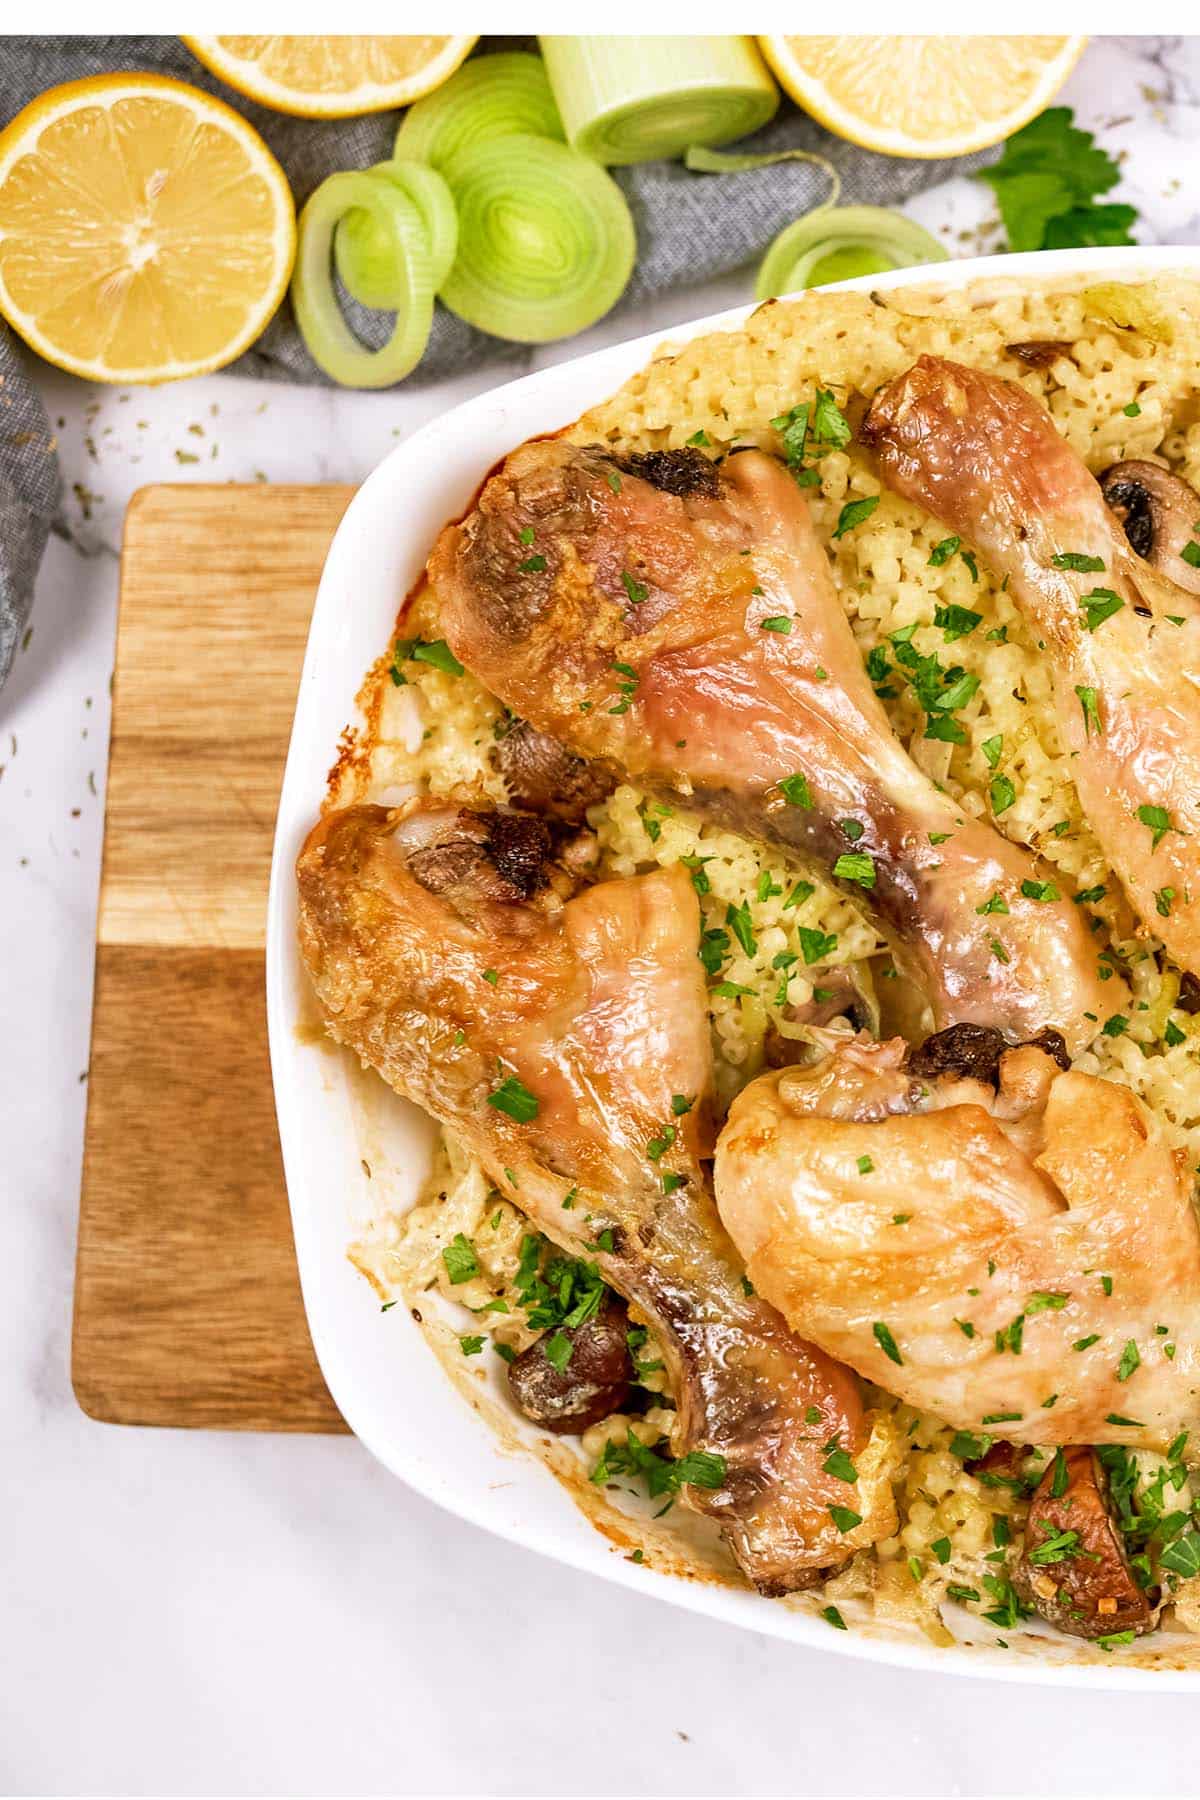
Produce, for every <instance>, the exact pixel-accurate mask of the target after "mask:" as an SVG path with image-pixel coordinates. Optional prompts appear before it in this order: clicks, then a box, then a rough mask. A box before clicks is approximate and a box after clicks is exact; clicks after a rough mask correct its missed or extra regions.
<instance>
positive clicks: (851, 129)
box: [759, 36, 1087, 157]
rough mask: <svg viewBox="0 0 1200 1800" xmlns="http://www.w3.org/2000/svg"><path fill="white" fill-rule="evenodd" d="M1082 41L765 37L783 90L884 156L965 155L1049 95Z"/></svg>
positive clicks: (1031, 113) (1023, 120)
mask: <svg viewBox="0 0 1200 1800" xmlns="http://www.w3.org/2000/svg"><path fill="white" fill-rule="evenodd" d="M1086 42H1087V39H1086V38H1085V37H1079V36H1075V37H763V38H760V39H759V43H760V45H761V46H762V51H763V55H764V56H765V57H766V59H767V61H768V62H769V63H770V65H771V67H772V69H774V71H775V74H776V75H777V76H778V78H779V82H780V85H781V87H783V88H784V89H785V91H786V92H787V93H788V94H790V95H791V97H792V99H793V100H794V101H795V102H796V104H797V105H798V106H802V107H803V108H804V110H805V112H807V113H811V115H812V117H813V118H814V119H817V120H818V121H819V122H820V123H821V124H822V125H824V126H826V128H827V129H828V130H830V131H833V132H836V133H837V135H838V137H843V138H848V139H849V140H850V142H851V143H852V144H859V145H861V146H862V148H863V149H865V150H879V151H882V152H884V153H885V154H886V155H889V156H914V157H921V156H965V155H966V154H967V152H968V151H971V150H983V149H986V148H987V147H988V145H990V144H998V143H999V142H1000V141H1001V139H1002V138H1006V137H1011V136H1012V134H1013V132H1014V131H1017V130H1019V129H1020V127H1021V126H1022V125H1027V124H1028V123H1029V121H1030V119H1032V118H1034V117H1035V115H1036V114H1038V113H1040V112H1041V111H1043V109H1044V108H1045V107H1047V106H1048V105H1049V104H1050V102H1051V100H1052V99H1053V98H1054V96H1055V94H1057V92H1058V90H1059V88H1060V87H1061V86H1062V84H1063V82H1064V81H1065V80H1066V79H1067V76H1068V75H1069V74H1070V73H1071V70H1072V69H1073V68H1074V67H1075V63H1076V61H1077V59H1078V57H1079V53H1080V51H1081V50H1082V49H1083V46H1084V45H1085V43H1086Z"/></svg>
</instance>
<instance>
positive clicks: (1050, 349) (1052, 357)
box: [1004, 338, 1075, 369]
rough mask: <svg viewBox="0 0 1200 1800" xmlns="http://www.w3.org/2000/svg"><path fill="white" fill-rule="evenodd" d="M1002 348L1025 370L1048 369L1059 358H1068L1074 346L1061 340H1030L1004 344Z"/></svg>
mask: <svg viewBox="0 0 1200 1800" xmlns="http://www.w3.org/2000/svg"><path fill="white" fill-rule="evenodd" d="M1004 348H1005V349H1006V350H1007V351H1008V354H1009V355H1010V356H1015V357H1016V359H1017V361H1018V362H1023V363H1024V364H1025V365H1026V367H1027V368H1030V369H1048V368H1049V367H1050V364H1051V363H1052V362H1057V361H1058V359H1059V357H1060V356H1069V355H1070V353H1071V351H1072V350H1073V349H1074V348H1075V346H1074V344H1072V343H1070V342H1069V341H1068V340H1066V339H1063V338H1030V339H1028V340H1027V341H1026V342H1025V343H1022V344H1005V346H1004Z"/></svg>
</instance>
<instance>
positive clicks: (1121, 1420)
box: [1104, 1413, 1146, 1431]
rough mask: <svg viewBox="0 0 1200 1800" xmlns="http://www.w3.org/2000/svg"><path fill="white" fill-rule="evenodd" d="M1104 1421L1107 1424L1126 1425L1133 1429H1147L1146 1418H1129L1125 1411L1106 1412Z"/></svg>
mask: <svg viewBox="0 0 1200 1800" xmlns="http://www.w3.org/2000/svg"><path fill="white" fill-rule="evenodd" d="M1104 1423H1105V1424H1106V1425H1125V1426H1128V1428H1129V1429H1130V1430H1131V1431H1144V1430H1145V1429H1146V1421H1145V1420H1144V1419H1127V1418H1126V1417H1125V1415H1124V1413H1105V1415H1104Z"/></svg>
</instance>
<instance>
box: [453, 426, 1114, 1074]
mask: <svg viewBox="0 0 1200 1800" xmlns="http://www.w3.org/2000/svg"><path fill="white" fill-rule="evenodd" d="M632 461H633V462H634V464H636V465H637V466H638V467H639V468H643V469H646V470H647V471H648V473H649V474H650V476H651V477H652V479H647V478H645V476H643V474H641V473H638V472H631V469H630V467H629V466H625V465H622V464H620V463H619V462H618V461H616V460H615V459H614V458H613V457H611V456H609V455H607V454H606V453H605V452H603V451H602V450H599V449H596V448H592V449H580V448H578V447H576V446H574V445H571V444H567V443H563V442H561V441H554V442H536V443H530V444H526V445H524V446H523V447H522V448H521V449H519V450H517V451H515V452H514V453H513V455H512V456H510V457H509V458H508V460H507V462H506V463H505V464H504V467H503V469H502V470H501V471H500V472H499V474H497V475H496V476H494V477H493V478H492V480H491V481H489V482H488V484H487V486H486V487H485V488H484V490H483V493H482V495H481V496H480V499H479V502H478V505H477V506H476V507H475V509H474V510H473V511H472V512H471V513H470V514H469V515H468V517H467V518H466V520H465V521H464V522H463V523H462V524H461V525H458V526H451V527H449V528H448V529H447V530H446V531H445V532H444V533H443V534H442V537H441V539H440V540H439V542H438V545H437V547H436V549H435V551H434V554H433V556H432V558H431V560H430V565H429V572H430V577H431V580H432V582H433V586H434V590H435V593H436V598H437V601H438V605H439V609H440V619H441V625H442V629H443V630H444V631H445V634H446V637H447V639H448V641H449V643H450V644H451V646H452V647H453V649H454V652H455V654H456V655H457V656H458V657H460V658H461V660H462V661H463V662H464V663H466V664H467V666H468V667H469V668H470V669H472V671H473V672H474V673H475V674H476V675H478V677H479V678H480V680H481V681H483V682H484V684H485V685H486V686H487V687H489V688H490V689H491V690H492V691H493V692H494V693H496V694H498V695H499V697H500V698H501V699H502V700H504V701H505V702H506V703H507V704H508V705H509V706H510V707H512V708H513V709H514V710H515V711H516V712H518V713H519V714H520V715H521V716H522V717H523V718H525V719H527V720H529V721H530V723H531V724H532V725H533V726H534V727H536V729H537V730H538V731H541V732H545V733H548V734H549V735H550V736H552V737H555V738H557V739H558V740H559V741H560V742H561V743H563V744H564V745H566V746H568V747H569V748H570V749H571V750H572V751H574V752H577V753H579V754H581V755H582V756H584V757H586V758H589V759H594V760H596V761H598V762H599V763H600V764H601V765H603V766H605V767H608V768H610V769H617V770H622V771H625V772H627V773H628V775H629V776H630V777H631V778H632V779H634V780H635V781H638V782H641V783H643V784H645V785H646V786H648V787H649V788H651V789H652V790H653V791H655V792H657V793H659V794H660V795H662V796H664V797H665V796H670V797H672V798H675V799H677V800H679V801H680V802H682V803H683V804H685V805H688V806H692V807H695V808H697V809H698V810H700V811H702V812H705V813H707V814H708V815H710V816H712V817H715V818H717V819H719V820H721V821H722V822H723V823H726V824H728V825H730V826H732V827H733V828H734V829H736V830H740V831H743V832H746V833H748V834H750V835H752V836H757V837H762V838H766V839H768V840H770V841H771V842H773V843H776V844H779V845H781V846H783V847H785V848H786V849H788V850H790V851H793V852H796V853H798V854H799V855H801V856H803V857H804V858H806V859H807V860H808V861H809V862H810V863H813V864H815V865H816V866H818V867H819V868H820V870H821V871H822V872H823V873H824V874H825V875H826V876H833V877H835V878H837V879H839V880H841V881H842V882H843V884H844V885H845V887H846V890H847V892H850V893H853V894H854V895H855V897H856V898H857V899H858V900H860V901H861V902H862V903H863V904H864V905H866V906H868V907H869V908H870V909H871V910H872V911H873V913H874V914H875V916H876V918H877V920H878V922H879V924H880V926H881V928H882V929H883V931H884V932H885V933H886V934H887V936H888V937H889V939H890V940H891V941H892V943H893V945H894V947H895V949H896V953H897V955H898V957H900V958H901V959H902V961H903V962H904V963H905V964H906V966H907V967H908V969H909V970H910V971H911V973H912V974H913V976H914V978H915V979H916V981H917V983H918V985H919V986H920V987H921V988H922V990H923V991H924V992H925V993H926V995H927V996H928V998H929V1000H930V1002H931V1004H932V1007H933V1011H934V1014H935V1018H936V1020H937V1022H938V1024H939V1025H944V1024H947V1023H951V1022H959V1021H964V1020H969V1021H975V1022H977V1023H980V1024H985V1025H995V1026H998V1027H1000V1028H1001V1029H1003V1030H1004V1031H1005V1032H1007V1033H1008V1034H1009V1035H1010V1036H1012V1037H1016V1038H1028V1037H1029V1036H1031V1035H1032V1034H1033V1033H1034V1032H1035V1031H1037V1030H1038V1028H1039V1027H1042V1026H1047V1025H1049V1026H1054V1027H1057V1029H1058V1030H1059V1031H1061V1032H1062V1034H1063V1036H1064V1037H1065V1039H1066V1041H1067V1043H1068V1046H1069V1047H1070V1049H1071V1051H1072V1053H1077V1052H1078V1051H1079V1050H1080V1049H1082V1048H1083V1047H1084V1045H1086V1044H1087V1043H1088V1042H1090V1041H1091V1039H1092V1038H1093V1037H1094V1036H1095V1034H1096V1030H1097V1028H1098V1027H1097V1021H1098V1019H1101V1018H1103V1017H1105V1016H1107V1014H1108V1013H1110V1012H1111V1011H1112V1010H1113V997H1112V992H1111V984H1110V988H1109V991H1108V992H1106V991H1105V989H1104V988H1103V987H1102V986H1101V984H1100V980H1099V975H1098V969H1097V958H1096V951H1095V947H1094V945H1093V943H1092V942H1091V941H1090V939H1089V935H1088V932H1087V930H1086V928H1085V925H1084V922H1083V921H1082V920H1081V918H1080V916H1079V909H1078V908H1077V907H1075V906H1073V905H1072V904H1071V903H1070V899H1069V897H1061V898H1060V897H1058V896H1057V893H1056V890H1055V889H1054V888H1053V887H1052V886H1051V885H1050V884H1049V883H1047V882H1046V880H1045V877H1046V876H1047V875H1048V873H1049V871H1048V870H1047V869H1045V868H1044V867H1043V866H1042V865H1040V864H1039V863H1038V861H1037V859H1036V858H1035V857H1034V856H1033V855H1032V854H1031V853H1030V852H1029V851H1028V850H1026V849H1024V848H1022V847H1021V846H1019V845H1016V844H1012V843H1010V842H1008V841H1007V840H1006V839H1005V838H1004V837H1002V836H1001V835H1000V834H999V833H998V832H996V831H995V830H993V829H992V828H991V827H990V826H989V825H987V824H984V823H981V822H979V821H977V820H974V819H972V818H970V817H969V816H968V815H966V814H964V813H962V812H961V811H960V810H959V808H958V807H956V805H955V804H954V802H953V800H951V799H950V798H949V797H948V796H947V795H945V794H943V793H941V792H939V790H938V789H936V788H935V787H934V785H933V783H932V782H931V781H929V780H928V779H927V777H926V776H925V775H923V774H922V773H921V772H920V771H919V770H918V769H917V768H916V766H915V765H914V764H913V763H912V762H911V761H910V759H909V758H908V756H907V755H906V754H905V753H904V751H903V749H902V748H901V746H900V744H899V743H898V741H897V740H896V738H895V736H894V734H893V732H892V730H891V727H890V725H889V723H888V720H887V716H886V714H885V713H884V710H883V708H882V706H881V705H880V703H879V701H878V699H877V698H876V696H875V694H874V692H873V690H872V688H871V684H870V682H869V680H868V679H867V676H866V673H865V670H864V668H863V665H862V659H861V657H860V655H859V652H858V648H857V646H856V644H855V642H854V637H853V634H852V632H851V630H850V627H849V624H848V622H847V619H846V615H845V612H844V610H843V608H842V605H841V603H840V601H839V599H838V596H837V593H836V590H835V588H834V585H833V580H832V577H831V574H830V571H829V567H828V563H827V561H826V557H825V554H824V552H823V550H822V549H821V546H820V543H819V542H818V540H817V538H816V536H815V533H814V530H813V526H812V521H811V518H810V515H809V512H808V508H807V506H806V504H805V502H804V499H803V497H802V495H801V493H800V491H799V489H798V488H797V486H796V484H795V483H794V481H793V480H792V479H791V477H790V475H789V474H788V472H787V471H786V469H785V468H784V467H783V465H782V464H781V463H779V462H778V461H776V459H775V458H773V457H770V456H767V455H765V454H763V453H762V452H760V451H747V452H744V453H740V454H738V455H736V456H733V457H730V458H729V459H728V460H727V461H726V462H725V464H724V465H723V466H722V468H721V469H720V470H718V469H717V467H716V465H715V464H713V463H712V462H710V461H709V460H708V459H707V458H705V457H704V456H702V455H701V454H700V453H699V452H698V451H681V452H675V453H673V454H670V455H668V454H665V453H664V454H663V455H660V456H658V457H648V458H642V459H637V458H635V459H632ZM656 484H657V485H656ZM1037 895H1040V896H1041V898H1037V897H1035V896H1037Z"/></svg>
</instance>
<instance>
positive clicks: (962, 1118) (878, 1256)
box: [716, 1039, 1200, 1450]
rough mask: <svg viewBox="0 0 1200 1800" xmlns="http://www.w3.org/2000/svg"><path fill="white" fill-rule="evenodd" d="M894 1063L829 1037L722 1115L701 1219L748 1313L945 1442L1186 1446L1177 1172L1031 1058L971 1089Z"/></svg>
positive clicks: (1188, 1331)
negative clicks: (1181, 1439)
mask: <svg viewBox="0 0 1200 1800" xmlns="http://www.w3.org/2000/svg"><path fill="white" fill-rule="evenodd" d="M905 1052H906V1047H905V1045H904V1044H903V1043H902V1042H900V1041H898V1040H897V1041H895V1042H892V1043H887V1044H871V1043H866V1042H864V1041H857V1042H851V1043H847V1042H846V1041H845V1040H844V1039H843V1040H842V1041H841V1042H840V1043H837V1044H836V1046H834V1045H831V1049H830V1054H829V1055H828V1056H827V1057H826V1058H825V1059H824V1061H822V1062H821V1063H819V1064H817V1065H815V1066H814V1067H813V1068H811V1069H787V1070H784V1071H783V1072H782V1073H780V1074H773V1075H764V1076H761V1077H760V1078H759V1079H758V1080H757V1081H754V1082H751V1084H750V1086H749V1087H748V1088H746V1089H745V1090H744V1091H743V1092H742V1093H741V1094H739V1096H738V1098H737V1099H736V1100H735V1101H734V1103H733V1107H732V1109H731V1111H730V1114H729V1122H728V1124H727V1125H726V1127H725V1129H724V1130H723V1131H722V1133H721V1138H720V1142H719V1144H718V1147H717V1163H716V1185H717V1198H718V1203H719V1206H720V1210H721V1217H722V1219H723V1220H724V1222H725V1224H726V1226H727V1227H728V1229H729V1232H730V1235H731V1236H732V1238H733V1241H734V1243H735V1244H736V1245H737V1247H738V1249H739V1251H740V1252H741V1253H742V1255H743V1256H744V1257H745V1259H746V1266H747V1268H748V1270H749V1272H750V1278H751V1280H752V1281H753V1282H754V1284H755V1286H756V1287H757V1288H758V1290H759V1292H760V1293H762V1294H765V1295H766V1296H767V1297H768V1299H770V1300H771V1301H773V1302H774V1304H775V1305H776V1306H778V1307H779V1309H780V1311H781V1312H782V1313H783V1315H784V1317H785V1318H786V1319H787V1320H788V1322H789V1324H791V1325H792V1327H793V1328H794V1329H795V1330H797V1331H801V1332H803V1333H804V1334H805V1336H806V1337H811V1338H812V1339H813V1341H814V1342H815V1343H818V1344H820V1345H821V1347H822V1349H824V1350H827V1351H828V1352H829V1354H830V1355H831V1356H837V1357H840V1358H842V1359H844V1360H845V1361H846V1362H848V1363H849V1364H850V1365H851V1367H852V1368H855V1369H857V1370H858V1371H859V1373H860V1374H862V1375H865V1376H867V1377H868V1378H869V1379H870V1380H872V1381H877V1382H879V1383H880V1384H881V1385H882V1386H883V1387H886V1388H887V1389H888V1390H889V1391H890V1392H891V1393H894V1394H899V1395H900V1396H901V1397H902V1398H903V1399H905V1400H907V1401H909V1402H910V1404H911V1405H913V1406H916V1407H919V1408H921V1409H922V1410H923V1411H929V1412H932V1413H935V1414H936V1415H937V1416H938V1417H940V1418H943V1419H945V1420H946V1422H947V1423H948V1424H950V1425H954V1426H959V1427H962V1428H964V1429H969V1430H971V1431H979V1430H983V1431H985V1432H988V1433H991V1434H994V1435H995V1436H998V1437H1004V1438H1009V1439H1012V1440H1014V1441H1016V1442H1018V1443H1023V1444H1081V1443H1082V1444H1087V1443H1121V1444H1129V1445H1135V1446H1139V1447H1143V1448H1151V1449H1159V1450H1163V1449H1165V1448H1166V1447H1167V1445H1168V1444H1169V1443H1170V1442H1171V1440H1172V1439H1173V1438H1174V1437H1175V1436H1176V1434H1177V1432H1179V1431H1180V1430H1181V1429H1185V1430H1192V1429H1194V1428H1195V1426H1196V1423H1197V1420H1198V1419H1200V1230H1198V1229H1197V1221H1196V1213H1195V1209H1194V1206H1193V1202H1192V1170H1191V1169H1190V1167H1189V1165H1188V1157H1187V1153H1186V1152H1185V1151H1183V1150H1181V1149H1176V1148H1173V1147H1172V1146H1171V1145H1170V1144H1169V1143H1167V1142H1166V1140H1165V1137H1164V1134H1163V1133H1162V1130H1161V1128H1160V1127H1159V1126H1158V1124H1157V1121H1156V1120H1155V1119H1154V1116H1153V1114H1151V1113H1150V1112H1149V1111H1148V1110H1147V1109H1146V1107H1144V1106H1143V1104H1142V1102H1141V1101H1140V1100H1138V1099H1137V1097H1136V1096H1135V1095H1134V1094H1132V1093H1131V1092H1130V1091H1129V1089H1128V1088H1124V1087H1118V1086H1117V1085H1116V1084H1115V1083H1113V1082H1108V1081H1102V1080H1100V1079H1099V1078H1098V1077H1097V1076H1094V1075H1084V1074H1081V1073H1080V1072H1079V1071H1077V1070H1069V1071H1066V1072H1065V1073H1064V1072H1063V1071H1062V1070H1061V1069H1060V1068H1059V1067H1058V1066H1057V1064H1056V1063H1055V1062H1054V1060H1053V1058H1052V1057H1050V1056H1048V1055H1046V1053H1045V1051H1044V1050H1043V1049H1041V1048H1039V1047H1037V1046H1034V1045H1028V1046H1024V1047H1022V1048H1019V1049H1013V1050H1009V1051H1007V1052H1006V1053H1005V1054H1003V1055H1002V1056H1001V1057H1000V1058H999V1061H998V1064H997V1065H996V1067H995V1069H994V1072H992V1073H991V1074H990V1075H989V1077H988V1078H987V1079H983V1080H981V1079H979V1078H978V1077H977V1076H974V1075H971V1076H966V1077H960V1076H956V1075H955V1074H954V1073H952V1072H950V1071H947V1072H944V1073H942V1074H941V1075H932V1076H928V1075H926V1074H924V1073H923V1072H922V1064H921V1062H920V1060H919V1059H920V1058H921V1057H922V1056H923V1055H924V1048H923V1049H922V1051H921V1052H918V1058H917V1061H916V1063H915V1066H914V1062H912V1061H906V1054H905ZM993 1081H994V1082H995V1083H996V1085H995V1086H993Z"/></svg>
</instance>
